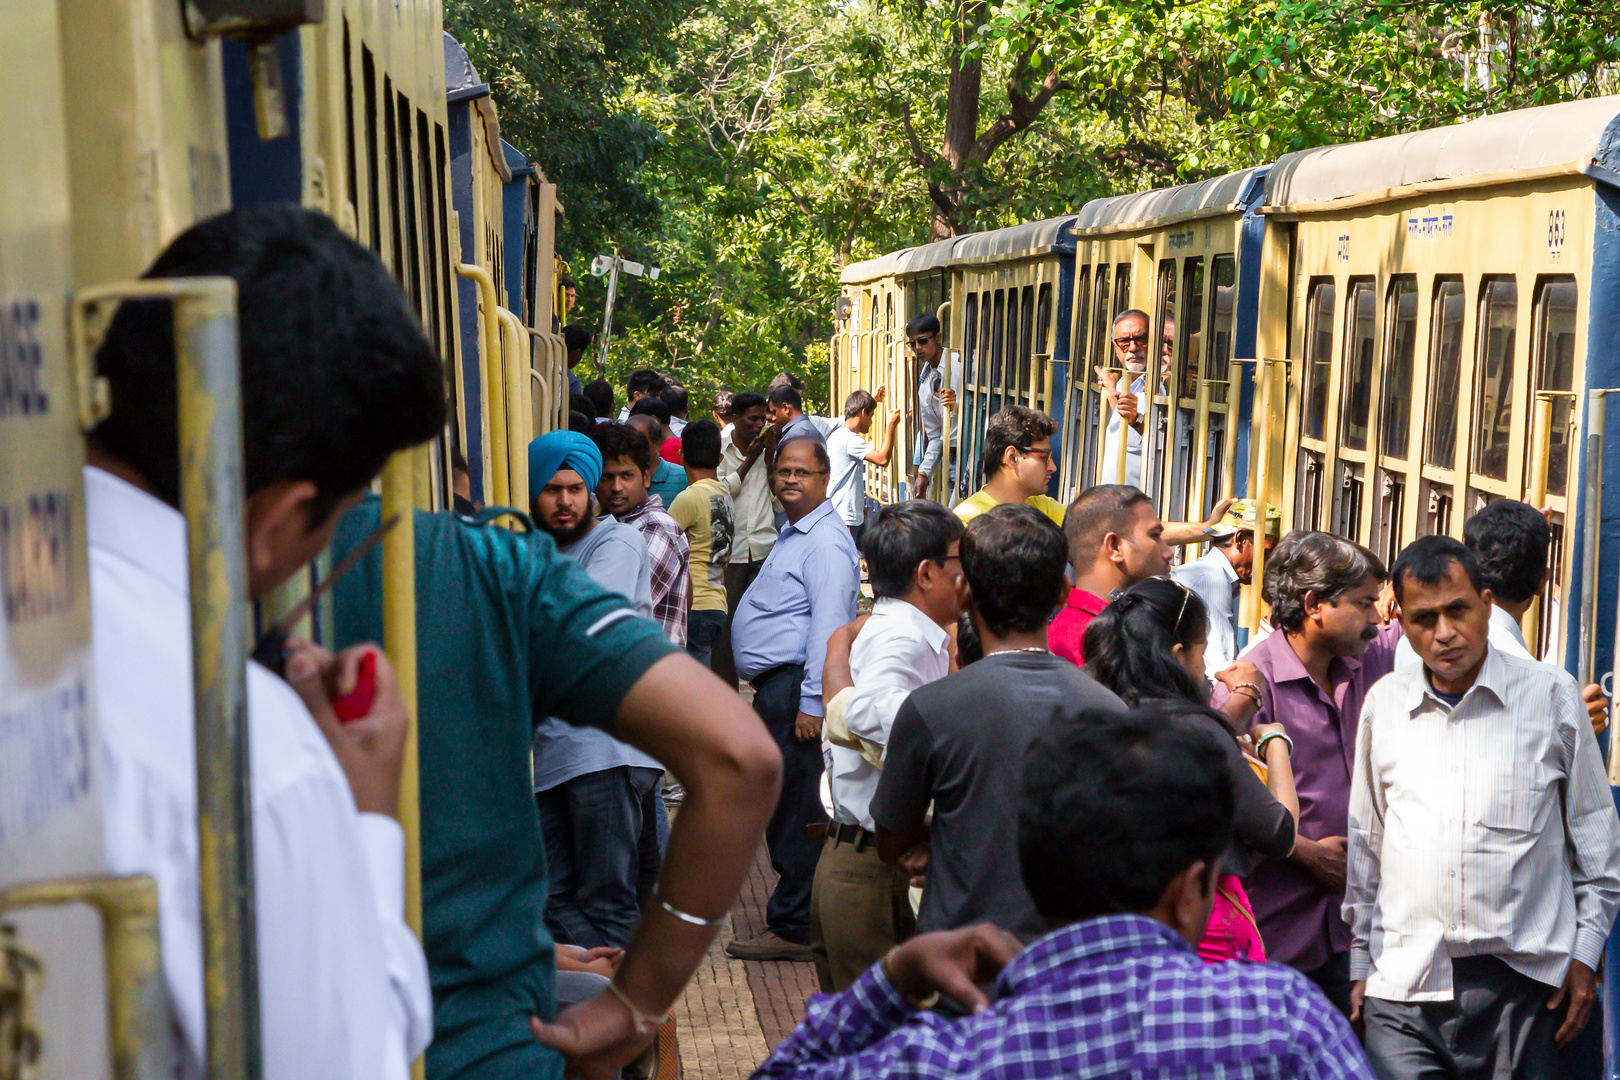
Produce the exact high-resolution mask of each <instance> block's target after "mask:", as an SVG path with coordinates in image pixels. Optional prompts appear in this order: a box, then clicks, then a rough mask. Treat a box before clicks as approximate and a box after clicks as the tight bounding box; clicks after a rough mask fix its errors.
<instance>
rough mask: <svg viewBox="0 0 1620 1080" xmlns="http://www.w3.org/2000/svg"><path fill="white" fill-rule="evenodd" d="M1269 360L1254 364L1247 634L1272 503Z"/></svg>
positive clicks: (1256, 622) (1256, 607)
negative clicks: (1255, 442) (1252, 508)
mask: <svg viewBox="0 0 1620 1080" xmlns="http://www.w3.org/2000/svg"><path fill="white" fill-rule="evenodd" d="M1273 362H1274V361H1269V360H1264V359H1262V360H1257V361H1255V362H1254V375H1255V382H1256V384H1257V390H1258V393H1257V395H1256V396H1257V398H1258V404H1257V407H1256V408H1255V410H1254V412H1252V413H1251V414H1250V416H1249V438H1250V440H1251V441H1252V440H1253V439H1254V438H1255V437H1256V436H1255V428H1256V427H1257V426H1258V427H1259V431H1260V433H1259V439H1260V442H1259V445H1258V448H1257V457H1256V464H1255V470H1254V471H1255V490H1254V491H1252V492H1250V493H1249V497H1250V498H1251V499H1254V500H1256V507H1257V509H1256V511H1255V533H1254V540H1255V543H1254V569H1253V570H1252V571H1251V581H1252V584H1249V585H1246V586H1244V588H1243V602H1242V609H1243V610H1242V615H1241V617H1240V618H1239V620H1238V624H1239V625H1240V626H1242V627H1244V628H1245V629H1247V630H1250V631H1251V632H1252V631H1255V630H1258V629H1259V628H1260V592H1261V582H1263V581H1264V580H1265V572H1266V545H1265V534H1264V533H1263V532H1262V530H1263V529H1264V528H1265V523H1266V507H1267V505H1268V504H1269V503H1270V501H1271V411H1272V410H1271V394H1272V390H1273V389H1274V386H1273V384H1274V383H1275V382H1276V379H1275V378H1274V377H1273V375H1272V369H1271V368H1269V367H1267V366H1266V365H1267V364H1269V363H1273Z"/></svg>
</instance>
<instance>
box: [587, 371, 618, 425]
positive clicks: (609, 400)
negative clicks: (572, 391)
mask: <svg viewBox="0 0 1620 1080" xmlns="http://www.w3.org/2000/svg"><path fill="white" fill-rule="evenodd" d="M585 397H586V398H587V399H589V400H590V403H591V405H592V406H593V407H594V409H595V412H596V415H597V416H599V417H604V416H609V415H611V414H612V412H613V384H612V383H610V382H608V381H607V380H606V379H595V380H593V381H591V382H588V383H586V384H585Z"/></svg>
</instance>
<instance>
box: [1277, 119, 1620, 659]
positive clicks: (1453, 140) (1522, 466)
mask: <svg viewBox="0 0 1620 1080" xmlns="http://www.w3.org/2000/svg"><path fill="white" fill-rule="evenodd" d="M1617 116H1620V99H1615V98H1605V99H1596V100H1590V101H1580V102H1572V103H1568V104H1563V105H1555V106H1547V107H1544V108H1538V109H1529V110H1524V111H1522V112H1516V113H1507V114H1502V115H1499V116H1490V117H1484V118H1481V119H1478V120H1474V121H1470V122H1468V123H1465V124H1459V125H1455V126H1452V127H1447V128H1439V129H1435V130H1431V131H1424V132H1419V133H1416V134H1413V135H1408V136H1400V137H1396V138H1390V139H1381V140H1377V141H1375V142H1370V143H1362V144H1357V145H1353V146H1339V147H1327V148H1323V149H1319V150H1311V151H1305V152H1302V153H1299V154H1293V155H1289V156H1288V157H1284V158H1282V159H1281V160H1280V161H1278V162H1277V164H1276V165H1275V166H1273V168H1272V171H1271V175H1270V177H1269V179H1268V182H1267V187H1266V193H1265V202H1266V206H1265V208H1264V213H1265V215H1266V222H1267V225H1266V236H1265V251H1264V269H1263V273H1264V281H1265V291H1264V294H1263V297H1262V302H1261V310H1260V350H1261V356H1262V358H1263V363H1264V364H1265V366H1266V367H1267V369H1268V371H1269V379H1270V385H1269V386H1265V387H1263V388H1262V391H1261V398H1262V409H1261V414H1262V415H1263V416H1264V426H1265V428H1266V430H1267V433H1268V438H1267V439H1265V440H1257V441H1256V446H1255V455H1254V458H1255V460H1254V461H1253V463H1252V468H1253V469H1254V471H1255V474H1256V481H1257V484H1258V486H1260V487H1263V488H1264V489H1265V490H1266V491H1267V492H1268V495H1269V497H1270V498H1271V499H1272V501H1274V502H1276V503H1277V504H1278V505H1280V506H1281V508H1282V511H1283V515H1284V527H1285V528H1321V529H1328V530H1331V531H1333V532H1336V533H1338V534H1340V535H1342V536H1346V537H1348V538H1350V539H1353V540H1357V541H1359V542H1362V543H1365V544H1367V545H1369V546H1371V547H1372V548H1373V549H1374V550H1375V551H1377V552H1378V553H1379V554H1380V555H1381V556H1382V557H1384V558H1385V559H1392V558H1393V557H1394V555H1395V554H1396V553H1397V552H1398V551H1399V550H1400V549H1401V547H1402V546H1403V545H1404V544H1406V543H1407V542H1409V541H1410V540H1411V539H1413V538H1414V537H1417V536H1420V535H1423V534H1426V533H1449V534H1452V535H1457V536H1460V535H1461V532H1462V526H1463V522H1464V521H1465V520H1466V519H1467V518H1468V516H1469V515H1471V514H1472V513H1473V512H1474V511H1476V510H1478V509H1479V508H1480V507H1482V506H1484V505H1485V504H1486V503H1487V502H1489V501H1490V500H1492V499H1496V498H1503V497H1507V498H1515V499H1524V500H1527V501H1529V502H1531V503H1533V504H1535V505H1537V506H1541V505H1548V506H1550V507H1551V508H1552V522H1553V529H1554V547H1553V554H1552V563H1553V565H1552V570H1553V573H1552V574H1551V576H1550V579H1549V584H1548V586H1547V589H1546V591H1545V593H1544V595H1543V597H1542V599H1541V602H1540V605H1539V607H1540V611H1541V614H1542V617H1541V618H1539V619H1538V618H1537V612H1535V611H1532V613H1531V615H1530V616H1529V619H1528V620H1527V625H1526V631H1527V634H1526V636H1527V638H1528V639H1529V640H1530V642H1531V645H1532V648H1533V649H1534V650H1535V651H1536V654H1537V655H1543V654H1552V655H1556V656H1559V657H1563V656H1564V655H1565V653H1566V648H1565V646H1566V645H1568V644H1571V643H1572V637H1573V636H1574V635H1576V633H1577V630H1578V627H1576V626H1575V624H1574V623H1573V622H1572V620H1573V619H1574V618H1575V617H1576V610H1575V609H1576V608H1578V607H1579V606H1581V605H1573V606H1572V605H1571V604H1570V603H1569V602H1568V601H1569V599H1570V594H1569V590H1568V589H1567V588H1566V583H1570V582H1578V581H1579V580H1580V578H1581V574H1580V573H1579V568H1578V566H1577V564H1576V561H1575V560H1576V559H1577V557H1578V555H1577V551H1578V548H1579V547H1580V545H1579V544H1578V543H1576V544H1572V543H1571V542H1570V539H1571V536H1570V534H1571V532H1572V528H1571V526H1572V524H1573V523H1574V522H1575V521H1576V519H1577V517H1578V516H1579V514H1580V509H1581V508H1580V507H1579V505H1578V501H1579V496H1580V488H1579V486H1578V484H1579V481H1580V477H1581V474H1582V461H1581V455H1580V454H1579V452H1578V449H1577V448H1579V447H1581V446H1582V440H1583V432H1584V431H1585V430H1586V426H1587V423H1588V420H1587V417H1588V416H1589V415H1590V414H1589V413H1588V409H1589V406H1588V404H1587V401H1588V398H1589V395H1590V394H1591V393H1592V392H1594V391H1601V390H1602V389H1603V388H1606V387H1608V386H1612V385H1615V379H1614V378H1613V375H1612V373H1610V372H1609V371H1608V370H1607V369H1608V366H1609V364H1610V362H1611V354H1612V345H1613V339H1612V337H1606V336H1600V337H1596V338H1593V337H1591V334H1592V332H1593V331H1594V330H1595V329H1598V328H1602V329H1603V330H1604V332H1605V335H1606V334H1607V333H1608V331H1609V329H1610V328H1611V326H1612V324H1611V323H1610V322H1609V321H1608V320H1609V318H1610V314H1609V312H1610V309H1611V307H1612V305H1613V303H1614V299H1615V290H1616V287H1617V284H1620V283H1617V281H1616V279H1615V278H1614V277H1613V276H1612V269H1611V268H1610V267H1609V266H1608V264H1607V263H1606V262H1605V257H1606V256H1605V251H1604V240H1605V233H1604V229H1603V223H1602V222H1601V221H1600V218H1602V217H1603V215H1604V214H1605V213H1606V212H1607V211H1606V209H1605V208H1606V207H1607V206H1608V204H1609V201H1610V200H1611V199H1612V197H1613V193H1614V189H1613V188H1612V187H1611V186H1610V184H1611V182H1612V181H1613V180H1615V179H1616V177H1614V175H1613V174H1611V173H1608V172H1607V171H1606V170H1607V165H1606V164H1605V162H1607V161H1608V158H1609V154H1610V153H1611V151H1610V150H1609V146H1610V141H1611V140H1612V137H1613V136H1612V131H1613V130H1614V126H1615V124H1616V118H1617ZM1597 434H1599V435H1601V432H1597ZM1588 479H1589V480H1592V479H1595V475H1589V477H1588ZM1596 509H1597V506H1596V504H1595V503H1594V504H1593V510H1594V511H1595V510H1596ZM1587 525H1588V526H1589V527H1591V528H1595V527H1596V525H1597V520H1596V515H1594V516H1593V519H1592V520H1589V521H1588V522H1587ZM1596 535H1597V534H1596V533H1595V532H1594V533H1592V536H1593V537H1594V538H1595V537H1596ZM1605 572H1606V576H1607V577H1608V579H1609V581H1610V585H1609V586H1608V588H1607V590H1606V591H1608V592H1612V591H1613V586H1612V580H1613V571H1612V569H1610V568H1605ZM1596 585H1597V582H1596V581H1595V580H1593V581H1592V582H1591V586H1592V588H1596ZM1576 588H1577V590H1578V589H1579V585H1578V584H1577V585H1576ZM1575 595H1578V592H1577V594H1575ZM1594 600H1595V593H1591V592H1590V590H1589V596H1588V600H1587V604H1588V606H1589V605H1590V604H1591V603H1592V602H1593V601H1594ZM1553 612H1561V616H1560V617H1556V618H1555V617H1551V615H1552V613H1553ZM1588 621H1589V620H1588ZM1591 662H1592V657H1591V656H1590V655H1586V656H1584V657H1583V658H1582V663H1583V664H1584V665H1590V664H1591Z"/></svg>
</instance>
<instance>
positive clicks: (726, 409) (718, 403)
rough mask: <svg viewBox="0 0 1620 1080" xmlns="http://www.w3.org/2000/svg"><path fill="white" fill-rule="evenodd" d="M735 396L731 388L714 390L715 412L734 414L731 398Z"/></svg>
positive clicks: (718, 413)
mask: <svg viewBox="0 0 1620 1080" xmlns="http://www.w3.org/2000/svg"><path fill="white" fill-rule="evenodd" d="M733 396H734V395H733V394H732V392H731V391H730V390H716V391H715V392H714V412H715V413H716V414H717V415H719V416H730V415H732V405H731V399H732V397H733Z"/></svg>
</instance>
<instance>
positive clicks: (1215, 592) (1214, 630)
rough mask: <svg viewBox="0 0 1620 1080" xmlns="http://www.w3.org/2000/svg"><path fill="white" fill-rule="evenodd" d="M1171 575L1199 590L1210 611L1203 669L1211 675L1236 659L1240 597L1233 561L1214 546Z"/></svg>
mask: <svg viewBox="0 0 1620 1080" xmlns="http://www.w3.org/2000/svg"><path fill="white" fill-rule="evenodd" d="M1170 577H1171V578H1172V579H1173V580H1175V581H1177V582H1179V583H1181V584H1182V585H1185V586H1186V587H1187V588H1189V589H1191V590H1192V591H1193V592H1195V593H1197V594H1198V598H1199V599H1200V600H1202V601H1203V602H1204V608H1205V609H1206V610H1207V611H1208V612H1209V644H1208V646H1207V647H1206V648H1205V649H1204V670H1205V671H1206V672H1208V673H1209V674H1210V675H1211V676H1214V674H1215V673H1216V672H1217V671H1220V670H1221V669H1222V668H1224V667H1226V666H1227V665H1228V664H1230V663H1231V662H1232V661H1233V660H1236V659H1237V628H1236V625H1235V623H1234V622H1233V619H1232V614H1233V611H1234V608H1235V606H1236V605H1235V604H1234V603H1233V601H1234V600H1235V599H1236V598H1237V590H1238V576H1237V571H1236V570H1233V569H1232V563H1231V561H1230V560H1229V559H1227V557H1226V556H1225V555H1224V554H1222V553H1221V549H1220V548H1217V547H1212V548H1210V549H1209V553H1208V554H1206V555H1205V556H1204V557H1203V558H1201V559H1194V560H1193V561H1192V562H1190V563H1187V564H1185V565H1183V566H1178V567H1176V568H1175V569H1174V570H1172V571H1170Z"/></svg>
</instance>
